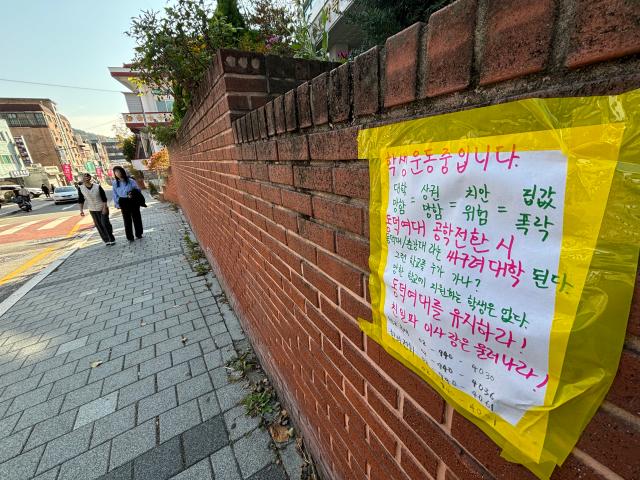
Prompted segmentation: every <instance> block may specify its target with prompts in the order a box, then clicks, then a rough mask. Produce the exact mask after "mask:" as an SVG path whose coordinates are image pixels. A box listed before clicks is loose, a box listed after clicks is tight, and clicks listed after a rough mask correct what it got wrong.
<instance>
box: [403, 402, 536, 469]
mask: <svg viewBox="0 0 640 480" xmlns="http://www.w3.org/2000/svg"><path fill="white" fill-rule="evenodd" d="M409 408H410V409H411V418H418V417H419V415H420V414H419V413H418V412H417V410H415V407H414V405H413V404H411V405H410V407H409ZM419 424H420V422H418V425H419ZM412 425H413V424H412ZM418 428H419V427H418ZM451 434H452V435H453V437H454V438H456V439H457V440H458V441H459V442H460V443H461V444H462V445H464V447H465V448H466V449H467V450H468V451H469V453H471V454H472V455H473V456H474V457H475V458H476V459H477V460H478V461H479V462H480V463H482V464H483V465H484V466H485V467H486V468H487V469H488V470H490V471H491V473H494V474H495V475H496V476H497V477H499V478H518V479H520V478H522V479H523V480H526V479H531V480H534V479H535V478H536V476H535V475H534V474H533V473H531V472H530V471H529V470H527V469H526V468H524V467H523V466H522V465H518V464H516V463H511V462H507V461H506V460H503V459H502V458H500V447H498V445H496V444H495V443H493V442H492V441H490V440H489V439H488V437H487V436H486V435H485V434H484V433H482V431H481V430H480V429H479V428H478V427H476V426H475V425H474V424H472V423H471V422H470V421H469V420H467V419H466V418H464V417H463V416H462V415H459V414H458V413H457V412H456V413H454V414H453V420H452V424H451ZM423 438H425V437H423Z"/></svg>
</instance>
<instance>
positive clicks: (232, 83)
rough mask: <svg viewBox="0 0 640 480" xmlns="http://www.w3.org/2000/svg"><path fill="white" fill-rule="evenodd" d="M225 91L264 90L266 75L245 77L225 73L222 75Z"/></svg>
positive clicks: (265, 87)
mask: <svg viewBox="0 0 640 480" xmlns="http://www.w3.org/2000/svg"><path fill="white" fill-rule="evenodd" d="M223 81H224V86H225V90H226V91H227V92H266V91H267V79H266V77H245V76H238V75H225V76H224V77H223Z"/></svg>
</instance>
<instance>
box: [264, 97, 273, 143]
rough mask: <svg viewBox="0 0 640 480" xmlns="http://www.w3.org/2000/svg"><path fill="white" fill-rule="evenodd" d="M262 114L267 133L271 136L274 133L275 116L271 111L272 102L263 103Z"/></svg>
mask: <svg viewBox="0 0 640 480" xmlns="http://www.w3.org/2000/svg"><path fill="white" fill-rule="evenodd" d="M264 116H265V119H266V121H267V135H269V136H270V137H273V136H274V135H275V134H276V118H275V116H274V113H273V102H268V103H266V104H265V106H264Z"/></svg>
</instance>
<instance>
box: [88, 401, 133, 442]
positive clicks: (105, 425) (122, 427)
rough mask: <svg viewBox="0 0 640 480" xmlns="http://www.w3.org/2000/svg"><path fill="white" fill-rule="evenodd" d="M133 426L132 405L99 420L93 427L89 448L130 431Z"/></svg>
mask: <svg viewBox="0 0 640 480" xmlns="http://www.w3.org/2000/svg"><path fill="white" fill-rule="evenodd" d="M135 425H136V410H135V406H134V405H131V406H130V407H127V408H123V409H121V410H117V411H116V412H114V413H112V414H111V415H107V416H106V417H103V418H101V419H100V420H98V421H96V423H95V424H94V426H93V435H92V436H91V448H93V447H95V446H96V445H100V444H101V443H102V442H105V441H107V440H110V439H112V438H114V437H116V436H118V435H120V434H121V433H122V432H126V431H127V430H131V429H132V428H134V427H135Z"/></svg>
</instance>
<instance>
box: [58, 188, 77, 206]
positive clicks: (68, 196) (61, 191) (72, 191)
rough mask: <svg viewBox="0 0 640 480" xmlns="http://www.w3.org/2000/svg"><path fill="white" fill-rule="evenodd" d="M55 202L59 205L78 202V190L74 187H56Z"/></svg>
mask: <svg viewBox="0 0 640 480" xmlns="http://www.w3.org/2000/svg"><path fill="white" fill-rule="evenodd" d="M52 197H53V202H54V203H55V204H56V205H58V204H60V203H67V202H76V203H77V202H78V198H79V196H78V189H77V188H76V187H74V186H65V187H56V189H55V191H54V192H53V195H52Z"/></svg>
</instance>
